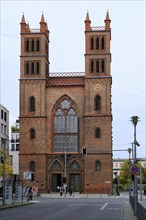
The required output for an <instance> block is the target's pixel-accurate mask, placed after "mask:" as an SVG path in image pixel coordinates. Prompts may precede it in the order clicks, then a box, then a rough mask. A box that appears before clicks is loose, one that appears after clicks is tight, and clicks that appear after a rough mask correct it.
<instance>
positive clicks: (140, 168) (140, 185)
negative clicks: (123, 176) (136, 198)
mask: <svg viewBox="0 0 146 220" xmlns="http://www.w3.org/2000/svg"><path fill="white" fill-rule="evenodd" d="M140 201H142V166H140Z"/></svg>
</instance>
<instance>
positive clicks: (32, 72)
mask: <svg viewBox="0 0 146 220" xmlns="http://www.w3.org/2000/svg"><path fill="white" fill-rule="evenodd" d="M31 74H34V63H32V64H31Z"/></svg>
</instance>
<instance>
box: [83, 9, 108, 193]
mask: <svg viewBox="0 0 146 220" xmlns="http://www.w3.org/2000/svg"><path fill="white" fill-rule="evenodd" d="M110 22H111V20H110V18H109V13H108V11H107V14H106V19H105V26H97V27H92V26H91V21H90V18H89V12H87V15H86V20H85V96H84V99H85V101H84V103H85V108H84V110H85V112H84V123H85V145H86V148H87V155H86V157H85V170H88V171H87V172H85V182H86V183H88V184H86V185H85V190H86V191H88V188H92V189H93V188H94V186H92V187H91V185H92V176H94V178H95V179H96V183H97V185H98V186H97V188H98V189H100V188H102V189H104V190H105V191H106V189H108V188H109V187H111V185H112V182H111V181H112V113H111V85H112V77H111V72H110V65H111V53H110V40H111V28H110ZM89 164H90V170H89V169H88V167H89ZM94 167H95V168H94ZM95 170H96V171H97V172H95ZM105 176H106V178H107V179H105ZM103 177H104V178H103ZM95 188H96V186H95ZM104 190H103V191H104Z"/></svg>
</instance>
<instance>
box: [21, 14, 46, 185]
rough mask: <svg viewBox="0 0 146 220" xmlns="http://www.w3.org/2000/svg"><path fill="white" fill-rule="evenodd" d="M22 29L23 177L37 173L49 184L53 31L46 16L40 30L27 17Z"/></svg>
mask: <svg viewBox="0 0 146 220" xmlns="http://www.w3.org/2000/svg"><path fill="white" fill-rule="evenodd" d="M20 30H21V55H20V135H21V138H20V139H21V140H20V155H19V157H20V174H21V176H20V178H23V177H22V175H23V173H24V172H27V171H30V172H32V173H33V176H35V174H37V177H38V178H39V179H40V182H42V184H43V185H45V184H46V176H45V175H46V138H47V137H46V132H47V131H46V118H47V117H46V108H45V106H46V103H45V101H46V83H47V78H48V75H49V49H48V45H49V31H48V27H47V23H46V22H45V20H44V15H43V14H42V17H41V20H40V29H31V28H30V27H29V23H26V22H25V17H24V15H23V16H22V20H21V23H20ZM26 140H27V141H26ZM39 166H41V167H42V168H41V170H39V169H38V167H39Z"/></svg>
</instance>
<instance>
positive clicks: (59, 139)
mask: <svg viewBox="0 0 146 220" xmlns="http://www.w3.org/2000/svg"><path fill="white" fill-rule="evenodd" d="M65 150H66V151H67V152H78V123H77V114H76V112H75V110H74V108H73V105H72V103H71V101H70V100H69V99H68V98H65V99H63V100H62V101H61V102H60V103H59V104H58V105H57V107H56V110H55V113H54V152H63V151H65Z"/></svg>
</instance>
